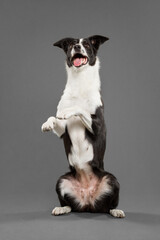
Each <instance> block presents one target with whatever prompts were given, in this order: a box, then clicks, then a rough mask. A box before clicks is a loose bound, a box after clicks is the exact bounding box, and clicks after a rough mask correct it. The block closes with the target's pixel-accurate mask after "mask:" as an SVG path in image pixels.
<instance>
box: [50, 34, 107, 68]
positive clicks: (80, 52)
mask: <svg viewBox="0 0 160 240" xmlns="http://www.w3.org/2000/svg"><path fill="white" fill-rule="evenodd" d="M108 39H109V38H107V37H104V36H100V35H94V36H91V37H88V38H81V39H74V38H63V39H61V40H60V41H58V42H56V43H54V44H53V45H54V46H57V47H59V48H62V49H63V50H64V52H65V53H66V56H67V59H66V61H67V65H68V67H75V68H82V67H85V66H87V65H90V66H94V64H95V62H96V56H97V51H98V49H99V46H100V45H101V44H103V43H104V42H105V41H107V40H108Z"/></svg>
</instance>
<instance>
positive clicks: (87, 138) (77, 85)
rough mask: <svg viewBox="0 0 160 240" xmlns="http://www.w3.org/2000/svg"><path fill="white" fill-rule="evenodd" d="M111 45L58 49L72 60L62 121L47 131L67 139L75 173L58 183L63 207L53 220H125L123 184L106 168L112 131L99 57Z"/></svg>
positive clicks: (84, 43) (79, 43) (75, 43)
mask: <svg viewBox="0 0 160 240" xmlns="http://www.w3.org/2000/svg"><path fill="white" fill-rule="evenodd" d="M107 40H108V38H107V37H104V36H99V35H95V36H91V37H88V38H81V39H74V38H64V39H62V40H60V41H58V42H56V43H54V46H57V47H59V48H62V49H63V50H64V52H65V54H66V57H67V58H66V70H67V76H68V78H67V83H66V86H65V89H64V92H63V95H62V97H61V99H60V102H59V104H58V107H57V114H56V117H49V118H48V120H47V121H46V122H45V123H43V125H42V131H43V132H46V131H53V132H54V133H55V134H56V135H57V136H58V137H60V138H62V139H63V141H64V146H65V151H66V155H67V158H68V162H69V167H70V172H68V173H66V174H64V175H63V176H61V177H60V178H59V180H58V182H57V185H56V191H57V194H58V198H59V201H60V204H61V207H55V208H54V209H53V211H52V214H53V215H60V214H65V213H69V212H71V211H76V212H101V213H108V214H111V215H112V216H114V217H119V218H123V217H125V214H124V212H123V211H122V210H118V209H116V207H117V205H118V200H119V183H118V181H117V179H116V178H115V177H114V176H113V175H112V174H111V173H109V172H106V171H105V170H104V165H103V157H104V153H105V148H106V128H105V122H104V107H103V102H102V98H101V93H100V91H101V83H100V77H99V65H100V63H99V59H98V57H97V51H98V49H99V46H100V45H101V44H103V43H104V42H105V41H107Z"/></svg>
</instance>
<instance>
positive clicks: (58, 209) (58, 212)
mask: <svg viewBox="0 0 160 240" xmlns="http://www.w3.org/2000/svg"><path fill="white" fill-rule="evenodd" d="M70 212H71V207H69V206H65V207H55V208H54V209H53V210H52V215H62V214H66V213H70Z"/></svg>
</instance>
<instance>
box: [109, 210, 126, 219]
mask: <svg viewBox="0 0 160 240" xmlns="http://www.w3.org/2000/svg"><path fill="white" fill-rule="evenodd" d="M109 213H110V214H111V215H112V216H113V217H116V218H124V217H125V213H124V212H123V211H122V210H120V209H111V210H110V212H109Z"/></svg>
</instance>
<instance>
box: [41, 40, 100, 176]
mask: <svg viewBox="0 0 160 240" xmlns="http://www.w3.org/2000/svg"><path fill="white" fill-rule="evenodd" d="M81 42H82V40H80V44H81ZM66 70H67V83H66V86H65V89H64V92H63V95H62V97H61V100H60V102H59V104H58V107H57V114H56V117H57V118H54V117H50V118H49V119H48V120H47V121H46V122H45V123H44V124H43V125H42V131H50V130H53V132H54V133H55V134H56V135H57V136H59V137H60V136H62V134H63V133H64V132H65V127H66V125H67V128H68V133H69V136H70V139H71V142H72V147H71V153H70V154H69V156H68V159H69V163H70V165H71V166H74V167H76V168H77V169H84V170H86V171H88V164H87V162H89V161H91V160H92V159H93V146H92V144H90V143H89V142H88V140H87V139H86V138H85V128H87V129H88V130H89V131H90V132H91V133H93V130H92V118H91V114H94V113H95V111H96V108H97V107H99V106H101V105H102V102H101V96H100V77H99V59H98V58H97V59H96V63H95V65H94V66H90V65H89V64H86V65H84V66H82V67H80V68H75V67H74V66H72V67H70V68H69V67H68V66H67V65H66Z"/></svg>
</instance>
